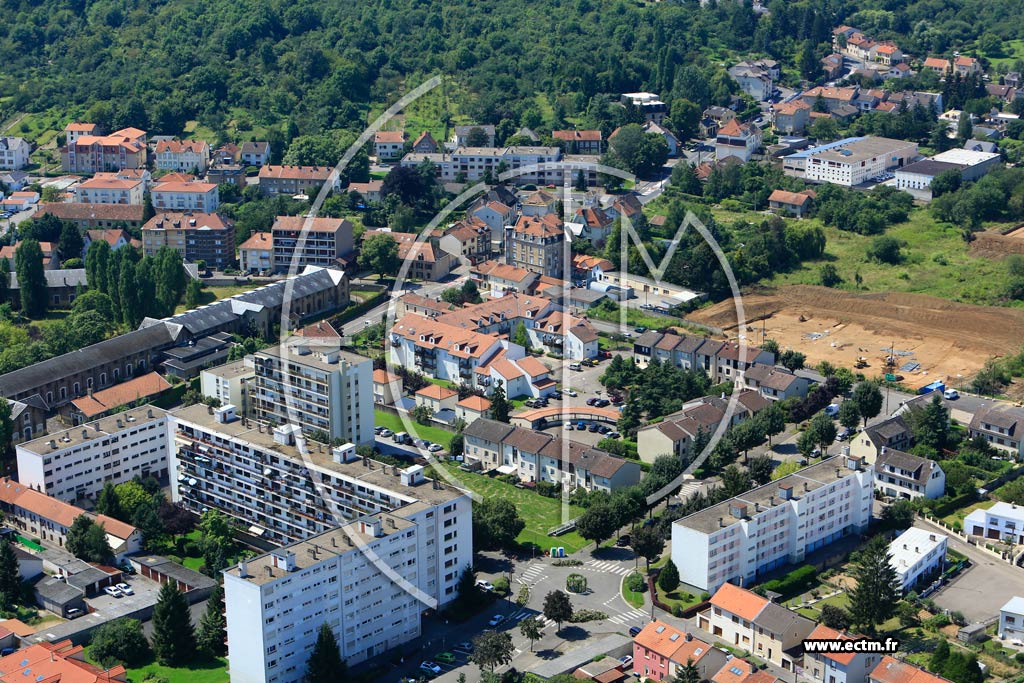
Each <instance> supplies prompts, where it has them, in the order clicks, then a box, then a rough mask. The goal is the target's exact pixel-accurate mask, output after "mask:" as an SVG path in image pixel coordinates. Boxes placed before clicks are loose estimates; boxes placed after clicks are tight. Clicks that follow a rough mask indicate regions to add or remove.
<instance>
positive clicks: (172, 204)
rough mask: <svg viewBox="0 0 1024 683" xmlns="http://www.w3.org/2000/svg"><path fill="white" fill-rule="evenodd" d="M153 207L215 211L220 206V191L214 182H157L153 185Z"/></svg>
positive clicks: (165, 209) (205, 211)
mask: <svg viewBox="0 0 1024 683" xmlns="http://www.w3.org/2000/svg"><path fill="white" fill-rule="evenodd" d="M152 195H153V208H155V209H156V210H157V211H201V212H203V213H213V212H214V211H216V210H217V207H218V206H220V191H219V190H218V189H217V186H216V185H214V184H213V183H199V182H177V181H171V182H166V183H157V184H156V185H154V186H153V192H152Z"/></svg>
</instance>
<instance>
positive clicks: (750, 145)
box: [715, 119, 761, 162]
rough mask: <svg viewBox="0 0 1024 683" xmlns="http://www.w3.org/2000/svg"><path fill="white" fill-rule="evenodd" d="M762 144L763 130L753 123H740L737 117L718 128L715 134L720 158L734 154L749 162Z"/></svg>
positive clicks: (717, 153)
mask: <svg viewBox="0 0 1024 683" xmlns="http://www.w3.org/2000/svg"><path fill="white" fill-rule="evenodd" d="M760 146H761V131H760V130H758V128H757V127H756V126H754V125H753V124H747V123H738V122H737V121H736V120H735V119H733V120H731V121H729V122H728V123H726V124H725V125H724V126H722V127H721V128H719V129H718V134H717V135H716V136H715V154H716V155H717V157H718V159H720V160H721V159H724V158H725V157H729V156H734V157H737V158H738V159H739V160H740V161H743V162H747V161H750V158H751V157H752V156H753V155H754V152H756V151H757V148H758V147H760Z"/></svg>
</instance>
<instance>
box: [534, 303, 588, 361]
mask: <svg viewBox="0 0 1024 683" xmlns="http://www.w3.org/2000/svg"><path fill="white" fill-rule="evenodd" d="M527 333H528V334H529V335H530V341H531V344H533V345H534V346H535V347H536V348H543V349H545V350H546V351H547V352H549V353H550V352H554V353H561V354H562V357H563V358H566V359H568V360H583V359H584V358H596V357H597V354H598V350H599V344H598V336H597V330H595V329H594V327H593V325H591V324H590V321H589V320H587V319H586V318H576V317H574V316H572V315H569V314H568V313H566V312H565V311H560V310H551V311H548V313H546V314H545V315H543V316H541V317H539V318H537V319H536V320H535V321H534V322H533V326H532V327H527Z"/></svg>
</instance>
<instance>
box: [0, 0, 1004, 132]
mask: <svg viewBox="0 0 1024 683" xmlns="http://www.w3.org/2000/svg"><path fill="white" fill-rule="evenodd" d="M0 8H2V9H3V15H4V18H5V20H4V22H2V23H0V64H2V67H0V115H3V117H4V118H6V117H8V116H10V115H12V114H14V113H16V112H38V111H44V110H47V109H49V108H53V107H56V108H59V110H61V111H63V112H67V114H69V115H72V116H75V117H77V118H81V119H87V120H91V121H96V122H100V123H103V124H106V125H108V126H109V127H111V128H115V127H119V126H124V125H133V126H138V127H141V128H145V129H147V130H149V131H150V132H151V133H155V134H180V133H181V132H182V130H183V129H184V126H185V122H186V121H189V120H196V121H198V122H199V123H200V124H201V125H203V126H205V127H207V128H209V129H210V130H213V131H214V132H215V133H217V134H218V136H219V137H223V136H224V135H225V134H226V131H229V130H230V131H235V132H236V133H238V137H245V132H246V131H251V130H255V129H257V128H258V129H260V130H261V131H262V130H266V131H267V133H268V135H270V136H271V137H272V138H281V139H283V141H284V142H287V141H290V140H291V139H292V138H293V137H295V136H296V135H298V134H315V133H320V132H323V131H326V130H337V129H348V130H353V129H359V128H361V127H362V126H363V125H364V123H365V121H366V118H367V115H368V113H369V111H370V108H371V106H372V105H375V104H376V105H378V109H377V110H379V105H380V104H381V103H384V102H390V101H393V100H394V99H395V98H396V97H397V96H398V95H399V94H400V93H402V92H405V91H407V90H408V89H409V88H411V87H412V86H414V85H415V84H416V83H418V82H420V81H422V80H424V79H425V78H426V77H427V76H428V75H431V74H434V73H447V74H450V75H452V76H454V78H455V80H456V81H457V82H458V84H459V86H460V87H461V88H462V89H463V90H464V92H465V93H466V95H467V96H466V97H465V100H466V101H460V103H459V107H460V111H461V113H462V114H464V115H465V116H467V117H469V118H471V119H473V120H476V121H478V122H483V123H494V124H502V123H504V124H505V125H504V126H503V130H504V131H505V132H507V133H508V134H511V132H513V131H514V130H515V129H517V128H518V126H519V125H522V123H523V122H524V121H526V122H530V121H533V120H536V119H537V118H538V116H543V117H544V118H545V119H546V120H548V121H552V122H554V123H558V122H560V121H563V120H564V119H565V117H572V116H579V115H581V114H585V113H586V112H587V110H588V108H592V107H601V106H607V104H606V101H605V100H602V99H601V98H600V97H598V98H596V99H595V96H598V95H601V94H602V93H621V92H626V91H632V90H639V89H646V90H652V91H655V92H658V93H659V94H661V96H662V98H663V99H665V100H666V101H668V102H671V101H673V100H674V99H679V98H685V99H688V100H690V101H692V102H695V103H697V104H699V105H702V106H706V105H707V104H710V103H713V102H721V101H723V100H726V99H727V98H728V96H729V93H730V92H732V91H733V85H732V83H731V81H730V80H729V79H728V78H727V76H726V75H725V73H724V69H723V65H724V63H725V60H727V59H729V58H731V57H733V56H735V55H746V54H768V55H771V56H773V57H775V58H778V59H781V60H783V63H784V65H786V66H787V68H791V69H792V68H795V65H796V64H797V63H798V57H799V55H801V54H803V53H802V52H801V51H805V50H813V51H814V53H815V55H819V54H820V55H823V54H825V53H826V52H828V51H829V46H828V44H829V41H830V39H831V29H832V28H833V27H834V26H836V25H837V24H839V23H844V22H845V23H849V24H853V25H856V26H858V28H860V29H862V30H864V31H867V32H871V33H873V34H874V35H875V36H876V37H878V38H882V37H893V38H897V39H899V40H900V42H901V45H903V47H904V49H905V50H908V51H910V52H911V53H915V54H924V53H927V52H939V53H941V52H947V51H951V50H954V49H957V50H963V51H971V50H975V51H976V54H979V55H982V54H983V49H984V50H987V51H988V52H989V53H992V54H991V55H987V56H996V52H998V51H1000V50H1002V49H1003V45H1005V41H1009V40H1013V39H1017V38H1018V37H1020V34H1021V31H1022V30H1024V25H1022V24H1021V22H1020V21H1019V20H1018V19H1019V17H1020V16H1021V15H1022V13H1024V0H1001V1H1000V2H990V1H986V0H916V1H914V0H912V1H909V2H908V1H906V0H852V1H851V0H814V1H803V2H790V1H789V0H772V2H770V3H769V4H768V8H769V13H768V14H767V15H765V16H760V17H759V16H758V15H757V14H756V13H755V12H754V10H753V7H752V5H751V3H750V1H749V0H745V1H743V2H732V1H728V2H719V3H717V4H716V3H715V2H714V1H712V3H711V4H710V5H709V6H708V7H706V8H701V7H700V6H699V4H698V3H697V2H693V1H690V0H687V1H686V2H679V1H673V0H666V1H664V2H658V3H653V2H644V1H642V0H634V1H633V2H627V1H626V0H607V1H601V0H533V1H531V2H517V3H513V2H507V1H504V0H475V1H474V2H467V1H466V0H380V1H379V2H373V3H358V2H341V1H340V0H297V1H285V0H206V1H204V2H197V1H195V0H165V1H159V0H46V1H45V2H44V1H43V0H0ZM538 92H540V93H545V94H547V95H548V96H549V97H548V99H549V101H550V102H552V103H553V105H552V108H553V109H554V111H543V112H542V111H538V110H537V109H538V105H537V101H536V98H535V95H536V93H538ZM278 147H279V149H280V148H283V147H284V145H279V146H278Z"/></svg>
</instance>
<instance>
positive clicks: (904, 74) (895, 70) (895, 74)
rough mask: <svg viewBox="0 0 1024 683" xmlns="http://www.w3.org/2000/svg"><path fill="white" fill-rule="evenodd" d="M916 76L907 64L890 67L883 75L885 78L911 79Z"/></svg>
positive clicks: (900, 63) (901, 63)
mask: <svg viewBox="0 0 1024 683" xmlns="http://www.w3.org/2000/svg"><path fill="white" fill-rule="evenodd" d="M913 75H914V70H913V69H911V68H910V65H909V64H907V63H906V62H899V63H898V64H893V65H892V66H891V67H889V70H888V71H885V72H883V73H882V77H883V78H886V79H888V78H910V77H911V76H913Z"/></svg>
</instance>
